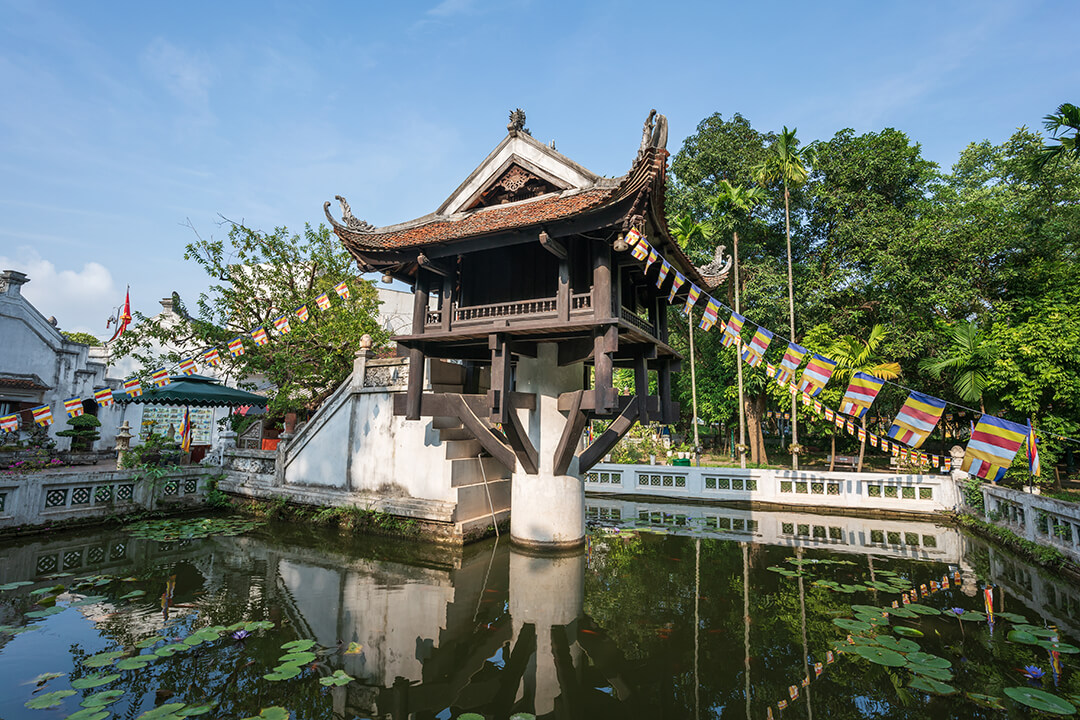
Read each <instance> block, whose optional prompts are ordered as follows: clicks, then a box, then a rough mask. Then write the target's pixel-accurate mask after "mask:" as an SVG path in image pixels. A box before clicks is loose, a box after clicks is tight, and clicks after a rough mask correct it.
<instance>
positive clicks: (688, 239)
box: [671, 215, 705, 463]
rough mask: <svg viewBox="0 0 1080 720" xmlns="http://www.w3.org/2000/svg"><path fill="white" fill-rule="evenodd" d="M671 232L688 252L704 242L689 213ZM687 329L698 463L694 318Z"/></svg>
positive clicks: (703, 232)
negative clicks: (693, 246) (692, 247)
mask: <svg viewBox="0 0 1080 720" xmlns="http://www.w3.org/2000/svg"><path fill="white" fill-rule="evenodd" d="M671 234H672V236H673V237H674V238H675V242H677V243H679V245H680V246H682V248H683V250H685V251H687V252H689V249H690V247H691V246H692V245H695V244H704V243H705V229H704V226H703V225H702V224H701V223H699V222H695V221H694V219H693V218H691V217H690V216H689V215H680V216H679V218H678V220H676V222H675V224H674V225H672V226H671ZM687 330H688V333H689V339H690V398H691V402H692V405H693V415H692V416H691V418H690V424H691V427H692V429H693V431H694V458H695V461H696V462H699V463H700V458H701V440H700V439H699V438H698V421H697V419H698V411H697V372H696V368H695V362H694V318H693V316H691V317H690V322H689V323H688V324H687Z"/></svg>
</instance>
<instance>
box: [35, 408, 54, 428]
mask: <svg viewBox="0 0 1080 720" xmlns="http://www.w3.org/2000/svg"><path fill="white" fill-rule="evenodd" d="M30 414H31V415H33V416H34V422H36V423H37V424H38V425H40V426H41V427H49V426H50V425H52V422H53V417H52V408H50V407H49V406H48V405H40V406H38V407H36V408H30Z"/></svg>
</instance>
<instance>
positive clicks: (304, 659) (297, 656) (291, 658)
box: [278, 652, 315, 665]
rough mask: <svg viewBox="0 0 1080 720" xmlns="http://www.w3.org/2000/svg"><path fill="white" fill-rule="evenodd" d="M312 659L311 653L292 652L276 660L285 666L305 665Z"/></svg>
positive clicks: (313, 654) (313, 656) (313, 657)
mask: <svg viewBox="0 0 1080 720" xmlns="http://www.w3.org/2000/svg"><path fill="white" fill-rule="evenodd" d="M314 659H315V653H313V652H293V653H289V654H288V655H282V656H281V657H279V658H278V661H280V662H281V663H284V664H286V665H306V664H307V663H309V662H311V661H312V660H314Z"/></svg>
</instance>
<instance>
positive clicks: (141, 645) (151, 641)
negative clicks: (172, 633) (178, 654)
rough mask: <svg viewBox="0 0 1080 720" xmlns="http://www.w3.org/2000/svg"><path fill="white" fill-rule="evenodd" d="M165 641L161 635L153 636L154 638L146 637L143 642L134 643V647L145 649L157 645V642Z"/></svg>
mask: <svg viewBox="0 0 1080 720" xmlns="http://www.w3.org/2000/svg"><path fill="white" fill-rule="evenodd" d="M165 639H167V638H165V636H163V635H155V636H154V637H148V638H146V639H145V640H140V641H139V642H137V643H135V647H137V648H143V649H145V648H148V647H151V646H153V645H157V644H158V643H159V642H161V641H162V640H165Z"/></svg>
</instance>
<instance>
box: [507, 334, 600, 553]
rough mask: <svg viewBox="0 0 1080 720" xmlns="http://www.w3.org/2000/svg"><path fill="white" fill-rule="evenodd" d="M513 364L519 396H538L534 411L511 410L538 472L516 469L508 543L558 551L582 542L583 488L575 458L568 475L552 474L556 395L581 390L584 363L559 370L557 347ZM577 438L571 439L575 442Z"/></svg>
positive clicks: (561, 422) (562, 420) (558, 423)
mask: <svg viewBox="0 0 1080 720" xmlns="http://www.w3.org/2000/svg"><path fill="white" fill-rule="evenodd" d="M536 350H537V352H536V357H535V358H527V357H522V358H521V359H520V360H519V361H518V364H517V382H516V389H517V391H518V392H523V393H535V394H536V410H532V411H530V410H514V411H513V412H517V413H518V416H519V417H520V418H521V421H522V425H523V426H524V427H525V429H526V430H527V432H528V434H529V439H530V440H531V441H532V444H533V447H535V448H536V450H537V456H538V464H539V472H538V473H537V474H536V475H528V474H526V473H525V472H524V471H523V470H522V469H521V467H520V465H519V466H518V467H516V468H515V470H514V474H513V478H512V480H511V486H510V488H511V489H510V539H511V540H512V541H513V542H515V543H518V544H520V545H524V546H527V547H530V548H534V549H551V550H561V549H566V548H575V547H579V546H581V545H582V544H583V543H584V542H585V486H584V484H583V483H582V480H581V472H580V470H579V469H578V461H577V458H576V457H575V458H574V460H573V461H571V463H570V468H569V469H568V470H567V473H566V475H558V476H556V475H555V474H554V472H553V466H554V461H555V449H556V447H557V446H558V444H559V439H560V438H561V437H562V432H563V428H564V427H565V426H566V422H567V419H566V416H565V415H563V414H562V413H561V412H559V394H560V393H564V392H571V391H574V390H580V389H581V388H582V383H583V378H584V373H583V368H582V363H574V364H572V365H566V366H564V367H559V362H558V358H559V348H558V346H557V345H556V344H555V343H543V344H540V345H538V346H537V349H536ZM578 442H579V439H576V438H575V444H577V443H578Z"/></svg>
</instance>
